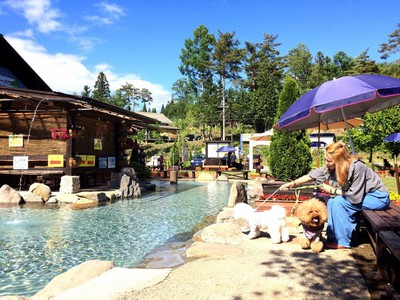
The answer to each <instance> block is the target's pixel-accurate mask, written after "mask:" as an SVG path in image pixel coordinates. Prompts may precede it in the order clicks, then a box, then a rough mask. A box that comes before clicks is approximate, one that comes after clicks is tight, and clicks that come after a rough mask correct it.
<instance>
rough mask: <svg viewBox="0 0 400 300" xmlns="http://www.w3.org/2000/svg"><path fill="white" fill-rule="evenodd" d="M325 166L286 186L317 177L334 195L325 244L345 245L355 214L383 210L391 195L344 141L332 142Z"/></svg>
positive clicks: (347, 243) (343, 246) (350, 234)
mask: <svg viewBox="0 0 400 300" xmlns="http://www.w3.org/2000/svg"><path fill="white" fill-rule="evenodd" d="M325 161H326V164H325V166H324V167H322V168H319V169H315V170H313V171H311V172H310V173H309V174H308V175H305V176H302V177H300V178H298V179H296V180H294V181H292V182H288V183H285V184H283V185H282V186H281V189H283V190H285V189H288V188H291V187H295V186H296V185H299V184H302V183H305V182H308V181H312V180H315V181H317V182H318V183H323V184H322V187H321V188H322V189H323V190H324V191H325V192H327V193H329V194H331V195H333V198H331V199H329V201H328V203H327V206H328V214H329V216H328V227H327V243H326V245H325V247H326V248H330V249H346V248H350V246H351V237H352V234H353V231H354V229H355V228H356V225H357V219H356V215H357V213H358V212H359V211H361V210H364V209H373V210H384V209H387V208H388V207H389V204H390V199H389V193H388V190H387V188H386V186H385V185H384V184H383V182H382V180H381V179H380V177H379V176H378V175H377V174H376V173H375V172H374V171H373V170H372V169H370V168H369V167H367V166H366V165H365V164H364V163H363V162H362V161H361V160H359V159H358V158H357V157H356V156H354V155H351V154H350V153H349V152H348V150H347V148H346V146H345V144H344V143H343V142H337V143H332V144H330V145H328V146H327V147H326V149H325Z"/></svg>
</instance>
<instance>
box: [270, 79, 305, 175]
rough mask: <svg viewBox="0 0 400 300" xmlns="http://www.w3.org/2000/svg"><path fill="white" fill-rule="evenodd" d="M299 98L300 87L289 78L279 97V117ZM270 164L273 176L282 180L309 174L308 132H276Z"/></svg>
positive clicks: (272, 143)
mask: <svg viewBox="0 0 400 300" xmlns="http://www.w3.org/2000/svg"><path fill="white" fill-rule="evenodd" d="M299 96H300V87H299V86H298V84H297V82H296V81H295V80H294V79H293V78H291V77H289V76H287V77H286V79H285V82H284V85H283V89H282V92H281V93H280V95H279V102H278V115H277V116H279V117H280V116H281V115H282V114H283V113H284V112H285V111H286V110H287V109H288V108H289V107H290V105H291V104H292V103H293V102H294V101H296V100H297V99H298V98H299ZM268 162H269V167H270V169H271V172H272V174H273V175H274V176H275V178H278V179H280V180H288V179H295V178H298V177H300V176H302V175H304V174H306V173H308V172H309V171H310V169H311V164H312V156H311V151H310V147H309V138H308V136H307V134H306V131H305V130H296V131H293V132H275V133H274V135H273V136H272V138H271V145H270V148H269V154H268Z"/></svg>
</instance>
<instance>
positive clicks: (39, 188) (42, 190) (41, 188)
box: [29, 182, 51, 202]
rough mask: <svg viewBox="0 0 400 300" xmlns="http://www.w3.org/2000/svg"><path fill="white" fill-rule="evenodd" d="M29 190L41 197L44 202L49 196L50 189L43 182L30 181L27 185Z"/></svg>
mask: <svg viewBox="0 0 400 300" xmlns="http://www.w3.org/2000/svg"><path fill="white" fill-rule="evenodd" d="M29 192H30V193H32V194H33V195H35V196H38V197H39V198H41V199H42V200H43V202H46V201H47V200H49V199H50V197H51V189H50V187H49V186H47V185H45V184H44V183H38V182H35V183H32V184H31V186H30V187H29Z"/></svg>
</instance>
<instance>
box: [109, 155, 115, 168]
mask: <svg viewBox="0 0 400 300" xmlns="http://www.w3.org/2000/svg"><path fill="white" fill-rule="evenodd" d="M108 168H109V169H114V168H115V157H112V156H110V157H108Z"/></svg>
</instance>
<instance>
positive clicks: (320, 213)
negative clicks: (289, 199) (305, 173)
mask: <svg viewBox="0 0 400 300" xmlns="http://www.w3.org/2000/svg"><path fill="white" fill-rule="evenodd" d="M297 216H298V217H299V219H300V222H301V225H302V226H303V236H302V237H300V240H299V244H300V246H301V248H303V249H308V248H310V247H311V250H312V251H313V252H315V253H318V252H321V251H322V249H323V247H324V244H323V243H322V241H321V238H322V229H323V228H324V225H325V222H326V221H327V220H328V210H327V209H326V205H325V203H323V202H322V201H320V200H318V199H316V198H313V199H310V200H307V201H305V202H303V203H302V204H300V206H299V207H298V208H297Z"/></svg>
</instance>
